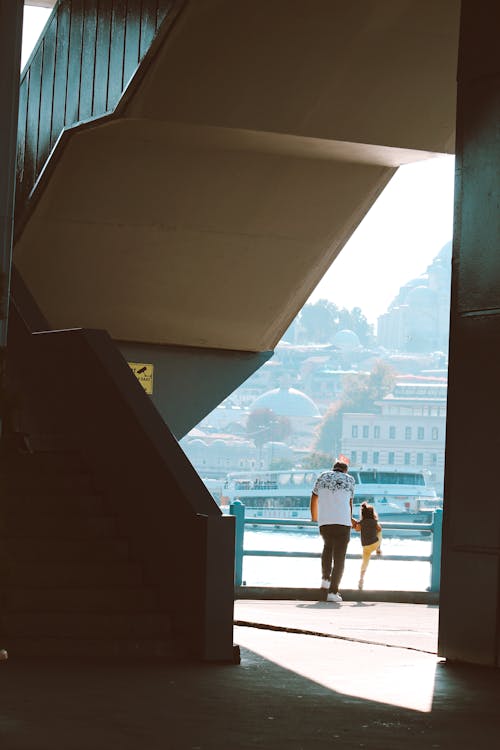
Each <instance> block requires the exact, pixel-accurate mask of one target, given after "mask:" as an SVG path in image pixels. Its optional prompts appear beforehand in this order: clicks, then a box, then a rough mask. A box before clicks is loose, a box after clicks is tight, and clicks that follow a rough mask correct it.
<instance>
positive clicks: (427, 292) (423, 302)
mask: <svg viewBox="0 0 500 750" xmlns="http://www.w3.org/2000/svg"><path fill="white" fill-rule="evenodd" d="M407 302H408V304H409V305H410V307H412V308H420V309H422V308H427V307H431V306H433V305H434V304H435V302H436V293H435V292H434V291H433V290H432V289H429V287H428V286H423V285H422V286H416V287H414V288H413V289H412V290H411V292H410V293H409V294H408V298H407Z"/></svg>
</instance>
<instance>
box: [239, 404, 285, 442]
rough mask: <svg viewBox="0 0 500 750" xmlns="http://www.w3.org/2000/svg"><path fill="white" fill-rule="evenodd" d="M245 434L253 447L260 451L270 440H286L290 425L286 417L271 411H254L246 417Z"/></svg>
mask: <svg viewBox="0 0 500 750" xmlns="http://www.w3.org/2000/svg"><path fill="white" fill-rule="evenodd" d="M246 432H247V435H248V437H249V438H251V439H252V440H253V442H254V445H255V447H256V448H259V450H261V449H262V446H263V445H264V443H268V442H269V441H270V440H273V441H283V440H286V438H287V437H289V435H290V434H291V432H292V425H291V423H290V420H289V419H288V417H285V416H280V415H278V414H275V413H274V411H273V410H272V409H254V410H253V411H252V412H250V414H249V415H248V419H247V424H246Z"/></svg>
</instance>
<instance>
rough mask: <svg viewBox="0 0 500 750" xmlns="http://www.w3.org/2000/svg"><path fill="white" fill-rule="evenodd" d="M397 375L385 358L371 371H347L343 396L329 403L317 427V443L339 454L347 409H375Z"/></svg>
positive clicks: (321, 449)
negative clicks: (349, 373) (350, 373)
mask: <svg viewBox="0 0 500 750" xmlns="http://www.w3.org/2000/svg"><path fill="white" fill-rule="evenodd" d="M395 379H396V373H395V371H394V370H393V368H392V367H391V366H390V365H388V364H386V363H385V362H383V361H382V360H377V361H376V362H375V364H374V365H373V368H372V371H371V372H370V373H369V374H367V373H361V372H360V373H359V374H356V375H346V377H345V378H344V381H343V392H342V396H341V397H340V399H339V400H338V401H336V402H335V403H333V404H332V405H331V406H330V407H329V409H328V410H327V411H326V413H325V415H324V417H323V419H322V420H321V422H320V424H319V426H318V428H317V432H316V440H315V443H314V447H315V448H316V449H317V450H319V451H328V452H330V451H331V452H332V453H333V454H336V453H337V451H338V449H339V447H340V441H341V438H342V417H343V415H344V413H345V412H373V411H374V410H375V409H376V408H377V407H376V405H375V404H376V402H377V401H379V400H380V399H382V398H384V396H387V394H388V393H390V392H391V390H392V388H393V387H394V382H395Z"/></svg>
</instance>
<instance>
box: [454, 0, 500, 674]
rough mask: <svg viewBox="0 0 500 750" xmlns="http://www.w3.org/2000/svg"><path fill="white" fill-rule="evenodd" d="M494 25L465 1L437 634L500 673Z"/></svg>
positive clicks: (498, 60)
mask: <svg viewBox="0 0 500 750" xmlns="http://www.w3.org/2000/svg"><path fill="white" fill-rule="evenodd" d="M499 24H500V6H499V5H498V3H497V2H495V0H480V2H477V1H476V0H463V2H462V22H461V35H460V51H459V66H458V107H457V146H456V183H455V228H454V240H453V276H452V304H451V327H450V366H449V373H450V379H449V386H448V423H447V442H446V474H445V512H444V529H443V566H442V582H441V615H440V634H439V652H440V654H441V655H443V656H445V657H447V658H448V659H455V660H460V661H468V662H475V663H479V664H485V665H489V666H497V667H498V666H500V653H499V642H500V613H499V609H500V503H499V490H498V471H497V468H498V457H499V456H500V431H499V421H500V394H499V383H500V357H499V351H500V211H499V206H500V186H499V180H498V175H499V174H500V133H499V123H500V53H499V47H498V39H497V33H498V28H499ZM467 599H471V604H470V606H468V605H467V601H466V600H467ZM472 601H473V603H472Z"/></svg>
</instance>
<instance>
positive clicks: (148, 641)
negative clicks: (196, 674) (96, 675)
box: [2, 637, 185, 662]
mask: <svg viewBox="0 0 500 750" xmlns="http://www.w3.org/2000/svg"><path fill="white" fill-rule="evenodd" d="M2 647H3V648H6V649H7V651H8V652H9V657H10V659H12V658H15V657H18V656H30V657H37V656H43V657H47V656H51V657H56V658H57V657H58V656H72V657H91V658H93V659H95V658H102V659H109V658H120V659H123V658H127V659H130V658H134V657H136V658H140V659H142V658H156V659H162V660H166V661H168V662H172V661H178V660H181V659H184V658H185V653H184V651H183V650H182V649H181V648H180V646H179V644H178V643H176V642H175V641H174V640H173V639H159V638H143V639H139V638H50V637H45V638H29V637H28V638H17V637H8V638H7V637H3V638H2Z"/></svg>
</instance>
